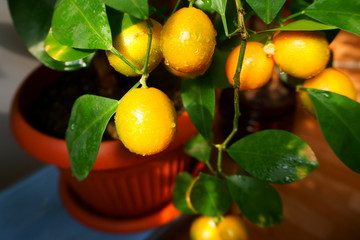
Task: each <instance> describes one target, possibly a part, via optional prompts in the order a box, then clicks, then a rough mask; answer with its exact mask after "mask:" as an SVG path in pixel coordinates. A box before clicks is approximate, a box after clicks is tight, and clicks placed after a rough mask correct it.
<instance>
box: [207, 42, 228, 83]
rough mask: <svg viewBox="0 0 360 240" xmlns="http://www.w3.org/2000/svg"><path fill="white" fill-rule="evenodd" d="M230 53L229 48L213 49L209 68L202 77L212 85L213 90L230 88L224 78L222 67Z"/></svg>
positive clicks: (223, 68)
mask: <svg viewBox="0 0 360 240" xmlns="http://www.w3.org/2000/svg"><path fill="white" fill-rule="evenodd" d="M230 51H231V49H230V48H227V49H219V48H215V51H214V55H213V60H212V63H211V65H210V67H209V70H208V71H207V72H206V73H205V75H204V77H206V78H207V79H208V81H209V82H212V83H213V86H214V88H227V87H230V84H229V82H228V80H227V78H226V74H225V67H224V66H225V63H226V59H227V57H228V56H229V54H230Z"/></svg>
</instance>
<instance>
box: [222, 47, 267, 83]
mask: <svg viewBox="0 0 360 240" xmlns="http://www.w3.org/2000/svg"><path fill="white" fill-rule="evenodd" d="M239 52H240V46H237V47H236V48H234V49H233V50H232V51H231V53H230V54H229V56H228V57H227V60H226V63H225V73H226V77H227V79H228V81H229V83H230V84H231V85H234V81H233V77H234V74H235V71H236V67H237V63H238V58H239ZM273 69H274V61H273V59H272V57H271V56H268V55H267V54H266V53H265V51H264V45H263V44H262V43H259V42H248V43H247V44H246V49H245V55H244V60H243V65H242V68H241V72H240V90H251V89H256V88H260V87H262V86H263V85H264V84H266V83H267V82H268V81H269V80H270V78H271V75H272V72H273Z"/></svg>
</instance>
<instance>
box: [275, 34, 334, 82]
mask: <svg viewBox="0 0 360 240" xmlns="http://www.w3.org/2000/svg"><path fill="white" fill-rule="evenodd" d="M273 43H274V46H275V53H274V61H275V63H276V64H277V65H278V66H279V67H280V69H281V70H282V71H284V72H286V73H287V74H289V75H291V76H294V77H297V78H301V79H307V78H311V77H313V76H315V75H317V74H319V73H320V72H321V71H322V70H324V69H325V67H326V65H327V63H328V61H329V58H330V48H329V44H328V42H327V40H326V37H325V33H324V32H320V31H288V32H278V33H276V34H275V35H274V37H273Z"/></svg>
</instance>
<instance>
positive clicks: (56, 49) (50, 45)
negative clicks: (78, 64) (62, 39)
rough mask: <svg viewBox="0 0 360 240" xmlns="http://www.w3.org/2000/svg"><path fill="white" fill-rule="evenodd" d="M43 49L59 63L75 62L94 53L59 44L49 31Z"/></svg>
mask: <svg viewBox="0 0 360 240" xmlns="http://www.w3.org/2000/svg"><path fill="white" fill-rule="evenodd" d="M44 48H45V51H46V52H47V53H48V54H49V55H50V56H51V57H52V58H53V59H55V60H57V61H61V62H71V61H76V60H79V59H83V58H85V57H88V56H89V55H91V54H93V53H94V51H93V50H85V49H76V48H72V47H69V46H66V45H63V44H61V43H59V42H58V41H57V40H56V39H55V38H54V36H53V34H52V30H51V29H50V31H49V34H48V35H47V37H46V39H45V43H44Z"/></svg>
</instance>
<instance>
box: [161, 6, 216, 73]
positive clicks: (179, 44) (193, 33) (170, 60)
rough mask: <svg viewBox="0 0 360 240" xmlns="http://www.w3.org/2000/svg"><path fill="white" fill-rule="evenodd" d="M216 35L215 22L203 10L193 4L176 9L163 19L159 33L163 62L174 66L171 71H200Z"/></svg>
mask: <svg viewBox="0 0 360 240" xmlns="http://www.w3.org/2000/svg"><path fill="white" fill-rule="evenodd" d="M215 37H216V31H215V29H214V26H213V24H212V22H211V20H210V19H209V17H208V16H207V15H206V14H205V13H204V12H203V11H201V10H200V9H197V8H194V7H190V8H182V9H180V10H178V11H176V12H175V13H174V14H173V15H172V16H171V17H170V18H169V19H168V20H167V21H166V23H165V24H164V27H163V30H162V33H161V50H162V52H163V55H164V63H165V65H166V66H167V67H168V68H170V69H174V70H175V71H173V74H177V72H180V75H181V73H195V72H196V74H195V75H200V74H203V73H204V72H205V71H206V70H207V68H208V67H209V65H210V63H211V60H212V56H213V54H214V50H215V45H216V39H215ZM170 72H171V71H170ZM191 76H192V77H193V76H194V74H192V75H191Z"/></svg>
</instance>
